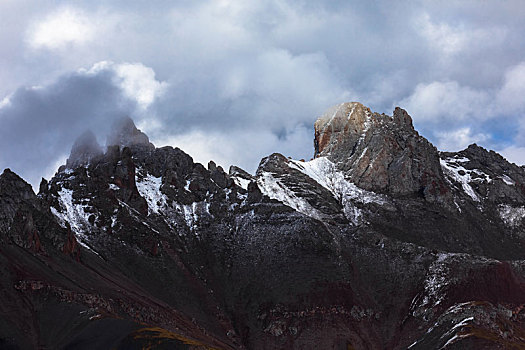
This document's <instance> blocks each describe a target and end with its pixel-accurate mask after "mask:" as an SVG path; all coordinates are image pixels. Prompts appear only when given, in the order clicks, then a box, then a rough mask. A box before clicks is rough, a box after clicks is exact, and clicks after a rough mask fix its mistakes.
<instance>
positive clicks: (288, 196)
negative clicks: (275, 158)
mask: <svg viewBox="0 0 525 350" xmlns="http://www.w3.org/2000/svg"><path fill="white" fill-rule="evenodd" d="M257 185H259V188H260V189H261V192H262V193H263V194H265V195H267V196H268V197H270V198H272V199H276V200H278V201H280V202H282V203H284V204H286V205H287V206H289V207H291V208H293V209H295V210H297V211H298V212H300V213H303V214H305V215H308V216H311V217H313V218H315V219H320V218H321V215H320V214H319V212H318V211H317V209H315V208H314V207H312V206H311V205H310V204H309V203H308V202H307V201H306V200H304V199H302V198H300V197H297V196H296V195H295V193H293V191H291V190H290V189H289V188H288V187H286V186H285V185H283V184H282V183H281V181H279V179H276V178H275V177H274V176H273V175H272V174H271V173H268V172H265V173H262V174H261V175H260V176H259V177H258V179H257Z"/></svg>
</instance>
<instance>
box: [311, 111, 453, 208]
mask: <svg viewBox="0 0 525 350" xmlns="http://www.w3.org/2000/svg"><path fill="white" fill-rule="evenodd" d="M314 145H315V157H323V156H326V157H328V158H329V159H330V160H331V161H333V162H334V163H336V164H337V167H338V168H339V169H340V170H342V171H344V173H345V176H347V177H348V179H349V180H350V181H352V182H354V183H355V184H356V185H358V186H359V187H361V188H364V189H366V190H372V191H375V192H382V193H390V194H394V195H416V196H422V197H424V198H425V199H427V200H430V201H434V200H436V199H440V200H441V199H443V196H446V192H447V187H446V185H445V181H444V178H443V173H442V170H441V167H440V163H439V154H438V151H437V149H436V148H435V147H434V146H433V145H432V144H431V143H430V142H429V141H428V140H426V139H425V138H423V137H421V136H419V134H418V133H417V132H416V131H415V130H414V127H413V125H412V118H411V117H410V115H408V113H407V112H406V111H405V110H403V109H401V108H399V107H397V108H396V109H395V110H394V113H393V116H387V115H385V114H379V113H373V112H371V111H370V109H369V108H367V107H365V106H363V105H362V104H360V103H358V102H350V103H343V104H340V105H338V106H335V107H332V108H331V109H329V110H328V111H327V112H326V113H325V114H324V115H323V116H321V117H320V118H319V119H318V120H317V121H316V122H315V139H314Z"/></svg>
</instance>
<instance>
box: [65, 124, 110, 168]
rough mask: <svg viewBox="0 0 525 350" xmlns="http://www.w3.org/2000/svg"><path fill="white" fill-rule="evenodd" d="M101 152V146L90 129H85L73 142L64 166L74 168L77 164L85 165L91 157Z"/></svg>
mask: <svg viewBox="0 0 525 350" xmlns="http://www.w3.org/2000/svg"><path fill="white" fill-rule="evenodd" d="M102 153H103V152H102V147H100V145H99V143H98V141H97V138H96V137H95V135H94V134H93V132H92V131H91V130H87V131H85V132H84V133H83V134H82V135H80V136H79V137H78V138H77V139H76V141H75V143H74V144H73V147H72V148H71V153H70V154H69V158H68V159H67V162H66V167H67V168H69V169H74V168H76V167H78V166H81V165H86V164H88V163H89V162H90V161H91V159H93V158H95V157H97V156H100V155H102Z"/></svg>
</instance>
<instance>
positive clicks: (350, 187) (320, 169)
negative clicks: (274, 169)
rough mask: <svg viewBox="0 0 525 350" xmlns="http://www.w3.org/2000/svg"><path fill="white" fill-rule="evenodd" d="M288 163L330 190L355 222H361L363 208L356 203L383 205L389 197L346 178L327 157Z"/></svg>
mask: <svg viewBox="0 0 525 350" xmlns="http://www.w3.org/2000/svg"><path fill="white" fill-rule="evenodd" d="M288 165H289V166H290V167H292V168H295V169H297V170H299V171H301V172H302V173H303V174H305V175H307V176H309V177H310V178H312V179H313V180H315V181H316V182H317V183H318V184H320V185H321V186H323V187H324V188H326V189H327V190H328V191H330V192H331V193H332V194H333V195H334V197H335V199H336V200H337V201H339V202H340V203H341V204H342V205H343V208H344V212H345V215H346V217H347V218H348V219H350V220H351V221H352V222H353V223H354V224H357V223H358V222H359V219H360V217H361V210H360V209H359V208H357V207H355V205H354V203H355V202H359V203H363V204H368V203H376V204H379V205H383V204H385V203H387V201H388V199H387V198H386V197H385V196H382V195H379V194H376V193H374V192H370V191H366V190H363V189H362V188H359V187H357V186H356V185H355V184H354V183H352V182H350V181H348V180H346V178H345V176H344V174H343V173H342V172H340V171H339V170H337V167H336V165H335V164H334V163H333V162H331V161H330V160H329V159H328V158H326V157H319V158H316V159H313V160H311V161H309V162H300V161H296V160H290V162H289V163H288Z"/></svg>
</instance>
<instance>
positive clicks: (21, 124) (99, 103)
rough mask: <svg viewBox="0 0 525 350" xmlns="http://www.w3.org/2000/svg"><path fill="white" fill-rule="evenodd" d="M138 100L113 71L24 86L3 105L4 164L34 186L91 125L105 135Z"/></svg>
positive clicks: (0, 132)
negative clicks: (120, 85)
mask: <svg viewBox="0 0 525 350" xmlns="http://www.w3.org/2000/svg"><path fill="white" fill-rule="evenodd" d="M134 105H135V104H134V103H132V102H130V101H129V100H128V99H127V98H124V97H123V96H122V93H121V90H120V89H119V88H117V87H116V86H115V85H114V84H113V83H112V77H111V74H110V72H104V73H101V74H97V75H87V74H80V73H75V74H70V75H67V76H64V77H61V78H60V79H58V80H57V81H56V82H54V83H53V84H51V85H48V86H45V87H40V88H39V87H33V88H20V89H18V90H17V91H16V92H15V93H14V94H13V95H12V96H11V97H10V98H9V102H8V103H7V105H5V106H4V107H2V108H0V123H1V125H2V128H0V149H1V150H2V152H1V155H0V167H2V168H5V167H10V168H11V169H12V170H14V171H16V172H19V173H20V174H22V175H23V176H24V177H25V178H26V179H27V180H28V181H30V182H32V183H33V184H35V183H37V182H38V181H39V180H40V177H41V176H44V172H45V171H46V170H47V169H48V168H49V167H50V166H56V164H55V163H56V161H57V159H59V158H60V157H63V156H64V155H66V154H67V152H68V150H69V147H71V145H72V143H73V142H74V140H75V138H76V137H77V136H78V135H79V134H80V133H81V132H83V131H84V130H86V129H88V128H90V129H92V130H94V131H95V132H97V133H98V134H99V135H104V134H105V132H106V128H107V126H108V124H111V120H112V119H113V118H115V117H118V116H122V115H126V114H129V113H130V111H131V110H132V109H133V107H134Z"/></svg>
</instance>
